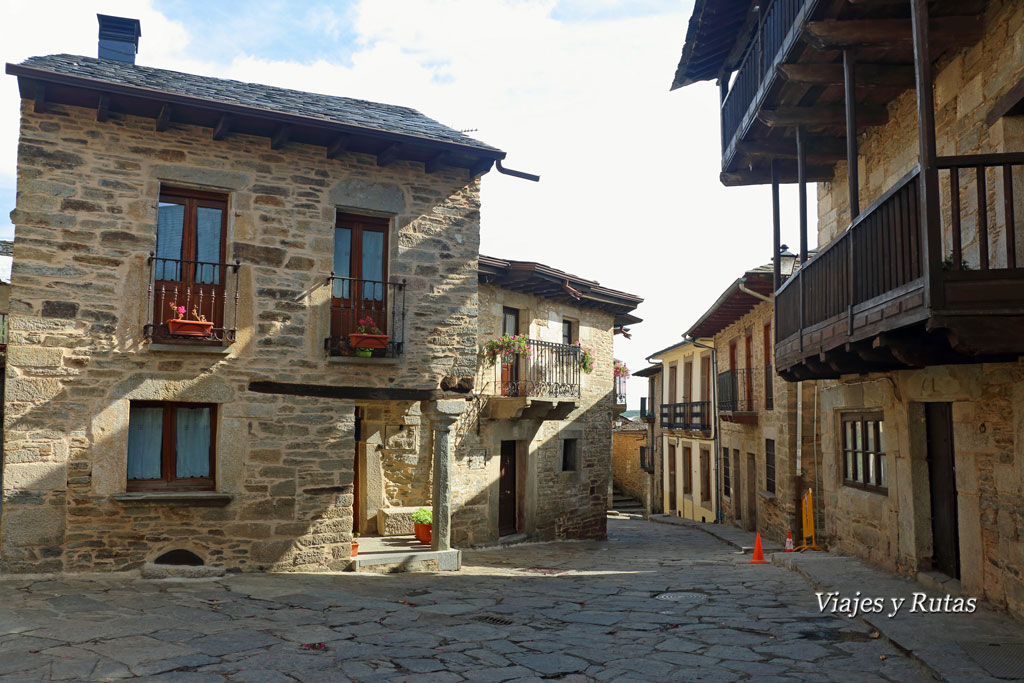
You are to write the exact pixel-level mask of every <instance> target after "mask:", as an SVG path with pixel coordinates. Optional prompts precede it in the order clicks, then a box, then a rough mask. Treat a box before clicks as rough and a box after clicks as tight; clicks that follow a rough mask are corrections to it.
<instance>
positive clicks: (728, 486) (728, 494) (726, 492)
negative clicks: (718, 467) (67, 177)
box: [722, 446, 732, 498]
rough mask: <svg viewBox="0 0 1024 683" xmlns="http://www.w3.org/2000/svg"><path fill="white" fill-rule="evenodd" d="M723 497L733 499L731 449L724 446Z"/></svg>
mask: <svg viewBox="0 0 1024 683" xmlns="http://www.w3.org/2000/svg"><path fill="white" fill-rule="evenodd" d="M722 451H723V452H722V489H723V491H722V495H723V496H724V497H725V498H732V468H731V467H730V462H729V449H728V448H727V447H726V446H722Z"/></svg>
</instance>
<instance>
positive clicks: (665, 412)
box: [661, 401, 713, 432]
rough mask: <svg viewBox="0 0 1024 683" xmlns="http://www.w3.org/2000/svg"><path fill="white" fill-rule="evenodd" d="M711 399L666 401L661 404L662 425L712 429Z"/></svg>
mask: <svg viewBox="0 0 1024 683" xmlns="http://www.w3.org/2000/svg"><path fill="white" fill-rule="evenodd" d="M712 417H713V415H712V411H711V401H691V402H689V403H665V404H662V406H661V427H662V428H663V429H688V430H693V431H704V432H706V431H710V429H711V419H712Z"/></svg>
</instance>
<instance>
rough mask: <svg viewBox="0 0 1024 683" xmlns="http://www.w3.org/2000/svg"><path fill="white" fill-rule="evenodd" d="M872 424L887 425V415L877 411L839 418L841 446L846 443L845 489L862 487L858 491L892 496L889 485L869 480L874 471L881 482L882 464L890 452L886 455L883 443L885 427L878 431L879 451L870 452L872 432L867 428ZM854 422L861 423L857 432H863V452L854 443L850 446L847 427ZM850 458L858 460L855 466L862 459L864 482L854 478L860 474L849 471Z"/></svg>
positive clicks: (844, 450)
mask: <svg viewBox="0 0 1024 683" xmlns="http://www.w3.org/2000/svg"><path fill="white" fill-rule="evenodd" d="M869 422H873V423H876V424H880V425H884V424H885V414H884V413H883V412H881V411H873V412H858V413H843V414H842V415H841V416H840V419H839V431H840V440H841V443H842V465H843V468H842V473H843V486H849V487H851V488H858V489H863V490H865V491H872V492H874V493H881V494H885V495H888V493H889V486H888V482H886V484H885V485H882V484H879V483H876V481H867V479H868V477H869V476H870V473H871V472H874V473H875V476H876V480H877V481H880V480H881V472H882V465H881V463H882V461H884V460H885V457H886V452H885V448H884V446H885V444H884V443H883V441H884V434H885V428H884V426H883V427H882V428H880V429H878V431H877V432H876V433H875V435H874V442H875V450H873V451H872V450H869V449H868V432H867V429H868V427H867V425H868V423H869ZM851 423H853V424H857V425H858V426H857V427H855V429H859V430H860V443H861V448H860V449H859V450H858V449H857V448H856V447H855V445H854V444H850V443H848V442H847V436H846V432H847V430H846V425H847V424H851ZM849 456H852V457H853V458H854V461H853V464H854V465H856V460H857V459H860V464H861V472H863V474H864V481H861V480H859V479H856V478H854V477H856V474H855V473H851V472H850V471H849V470H850V457H849ZM886 465H887V466H886V472H888V463H886ZM854 469H856V468H855V467H854ZM851 475H853V476H852V477H851Z"/></svg>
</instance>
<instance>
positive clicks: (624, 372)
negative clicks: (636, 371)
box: [612, 360, 629, 377]
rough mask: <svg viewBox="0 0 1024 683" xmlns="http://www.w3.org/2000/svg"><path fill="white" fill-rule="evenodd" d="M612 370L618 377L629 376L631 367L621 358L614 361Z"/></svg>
mask: <svg viewBox="0 0 1024 683" xmlns="http://www.w3.org/2000/svg"><path fill="white" fill-rule="evenodd" d="M612 366H613V368H612V372H613V374H614V375H615V376H616V377H629V368H628V367H626V364H625V363H623V362H622V361H621V360H616V361H613V362H612Z"/></svg>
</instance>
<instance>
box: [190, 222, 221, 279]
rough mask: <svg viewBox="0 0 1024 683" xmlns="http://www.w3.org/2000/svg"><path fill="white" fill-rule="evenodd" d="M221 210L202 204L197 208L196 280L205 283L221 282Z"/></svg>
mask: <svg viewBox="0 0 1024 683" xmlns="http://www.w3.org/2000/svg"><path fill="white" fill-rule="evenodd" d="M221 216H222V213H221V210H220V209H211V208H209V207H205V206H200V207H198V208H197V209H196V261H202V262H203V265H198V266H197V267H196V282H197V283H199V284H204V285H219V284H220V266H218V265H214V264H217V263H220V235H221V230H220V226H221Z"/></svg>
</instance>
